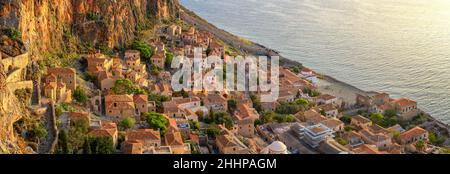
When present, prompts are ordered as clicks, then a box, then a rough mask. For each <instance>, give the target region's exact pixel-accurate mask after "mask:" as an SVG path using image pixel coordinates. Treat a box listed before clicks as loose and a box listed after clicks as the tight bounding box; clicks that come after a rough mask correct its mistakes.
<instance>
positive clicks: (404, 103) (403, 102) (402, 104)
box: [394, 98, 417, 107]
mask: <svg viewBox="0 0 450 174" xmlns="http://www.w3.org/2000/svg"><path fill="white" fill-rule="evenodd" d="M394 103H395V104H397V105H399V106H400V107H405V106H411V105H417V102H416V101H414V100H411V99H408V98H400V99H397V100H394Z"/></svg>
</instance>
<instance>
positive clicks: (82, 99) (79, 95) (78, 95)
mask: <svg viewBox="0 0 450 174" xmlns="http://www.w3.org/2000/svg"><path fill="white" fill-rule="evenodd" d="M73 98H74V99H75V101H77V102H78V103H81V104H85V103H86V101H87V99H88V97H87V95H86V92H85V91H84V89H82V88H81V87H79V86H77V88H76V89H75V91H74V92H73Z"/></svg>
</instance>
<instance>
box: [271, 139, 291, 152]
mask: <svg viewBox="0 0 450 174" xmlns="http://www.w3.org/2000/svg"><path fill="white" fill-rule="evenodd" d="M268 149H269V151H270V153H273V154H287V147H286V145H284V143H282V142H281V141H274V142H273V143H272V144H270V145H269V147H268Z"/></svg>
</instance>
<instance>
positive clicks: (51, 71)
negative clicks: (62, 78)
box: [47, 68, 76, 74]
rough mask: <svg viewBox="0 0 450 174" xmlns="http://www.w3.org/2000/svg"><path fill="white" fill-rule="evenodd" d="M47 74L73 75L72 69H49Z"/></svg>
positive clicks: (73, 70)
mask: <svg viewBox="0 0 450 174" xmlns="http://www.w3.org/2000/svg"><path fill="white" fill-rule="evenodd" d="M47 72H48V74H75V73H76V71H75V69H74V68H49V69H48V70H47Z"/></svg>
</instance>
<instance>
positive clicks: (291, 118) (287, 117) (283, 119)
mask: <svg viewBox="0 0 450 174" xmlns="http://www.w3.org/2000/svg"><path fill="white" fill-rule="evenodd" d="M275 120H277V122H278V123H286V122H288V123H291V122H295V117H294V116H293V115H291V114H289V115H283V114H279V115H276V116H275Z"/></svg>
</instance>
